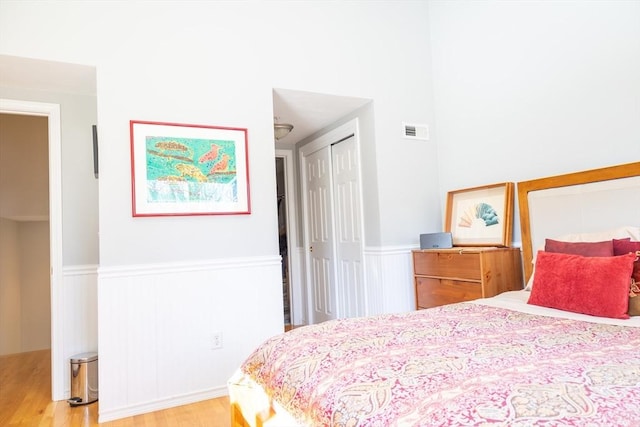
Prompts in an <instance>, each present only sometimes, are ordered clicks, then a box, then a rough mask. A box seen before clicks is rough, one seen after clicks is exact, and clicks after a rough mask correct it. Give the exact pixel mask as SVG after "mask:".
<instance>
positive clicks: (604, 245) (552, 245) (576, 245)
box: [544, 239, 613, 257]
mask: <svg viewBox="0 0 640 427" xmlns="http://www.w3.org/2000/svg"><path fill="white" fill-rule="evenodd" d="M544 250H545V251H546V252H559V253H563V254H573V255H582V256H589V257H591V256H613V241H612V240H607V241H604V242H562V241H560V240H552V239H545V244H544Z"/></svg>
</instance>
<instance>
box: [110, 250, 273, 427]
mask: <svg viewBox="0 0 640 427" xmlns="http://www.w3.org/2000/svg"><path fill="white" fill-rule="evenodd" d="M98 298H99V299H100V313H99V332H100V343H99V377H100V421H101V422H104V421H109V420H113V419H117V418H122V417H127V416H131V415H135V414H140V413H145V412H148V411H153V410H158V409H163V408H167V407H172V406H176V405H180V404H184V403H190V402H195V401H199V400H203V399H206V398H212V397H217V396H221V395H225V394H227V388H226V382H227V380H228V379H229V378H230V377H231V375H232V373H233V372H234V371H235V370H236V369H237V368H238V367H239V365H240V363H241V362H242V361H243V360H244V359H245V358H246V357H247V356H248V355H249V353H250V352H251V351H252V350H253V349H254V348H255V347H256V346H257V345H258V344H260V343H261V342H262V341H263V340H264V339H266V338H267V337H269V336H271V335H273V334H274V331H276V332H279V331H282V330H283V328H284V325H283V320H282V315H281V314H280V315H278V316H268V318H260V317H256V314H257V313H264V312H265V307H266V308H268V310H269V311H271V310H274V311H275V310H277V311H278V313H282V310H283V304H282V277H281V267H280V257H279V256H276V257H252V258H245V259H237V258H234V259H217V260H214V261H211V262H199V263H188V264H186V263H185V264H179V263H172V264H159V265H139V266H129V267H119V268H108V269H107V268H101V269H100V270H99V285H98ZM239 306H242V307H243V310H242V311H238V307H239ZM215 333H220V334H221V336H222V348H220V349H213V348H212V341H213V338H212V336H213V334H215Z"/></svg>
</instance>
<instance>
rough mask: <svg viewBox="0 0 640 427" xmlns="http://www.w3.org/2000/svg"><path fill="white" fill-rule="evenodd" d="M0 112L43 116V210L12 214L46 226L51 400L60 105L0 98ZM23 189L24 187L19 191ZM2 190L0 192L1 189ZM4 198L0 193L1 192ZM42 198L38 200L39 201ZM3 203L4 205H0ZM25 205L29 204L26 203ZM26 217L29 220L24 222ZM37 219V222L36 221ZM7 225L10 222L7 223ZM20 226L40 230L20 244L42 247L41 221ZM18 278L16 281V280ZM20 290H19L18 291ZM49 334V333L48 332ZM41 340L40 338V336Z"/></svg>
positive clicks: (57, 386) (58, 357) (57, 345)
mask: <svg viewBox="0 0 640 427" xmlns="http://www.w3.org/2000/svg"><path fill="white" fill-rule="evenodd" d="M0 113H2V114H7V116H5V117H7V118H11V117H10V116H12V115H18V117H23V119H26V120H28V119H29V117H33V116H35V117H43V119H44V121H45V123H46V136H45V137H44V138H46V139H45V141H44V144H45V147H46V149H45V150H44V153H41V154H42V155H43V156H44V158H45V159H46V162H47V164H48V169H47V172H46V175H47V182H46V184H45V188H47V191H48V197H47V200H46V201H45V205H46V210H45V215H38V214H33V213H31V214H25V215H16V216H15V219H20V220H21V221H19V222H25V223H26V222H33V223H43V224H44V223H45V221H44V218H45V217H46V220H47V221H46V228H47V234H48V236H46V237H48V240H47V242H46V243H47V244H46V245H45V246H46V247H45V250H46V253H47V255H48V259H46V260H45V261H43V263H44V264H45V266H46V279H45V281H46V283H45V285H46V287H47V289H48V291H49V292H48V293H47V297H48V298H50V305H49V306H50V308H51V311H50V317H49V321H50V325H53V327H50V328H49V329H48V330H47V332H46V335H48V337H45V338H44V339H47V338H48V339H49V343H50V348H51V366H52V373H51V388H52V400H62V399H63V398H64V381H63V372H64V368H63V366H64V365H63V359H62V352H61V351H60V350H61V347H62V331H61V330H60V327H59V325H58V323H57V322H54V320H57V319H58V318H59V317H60V316H61V315H62V314H63V313H62V312H61V310H60V308H61V307H62V304H61V271H62V215H61V214H62V209H61V200H62V180H61V174H60V170H61V161H60V147H61V138H60V106H59V105H58V104H45V103H38V102H29V101H13V100H5V99H3V100H0ZM18 127H19V128H23V127H24V126H22V125H20V126H18ZM23 191H24V190H23ZM3 193H4V191H3ZM3 197H4V195H3ZM36 200H40V198H36ZM40 201H42V200H40ZM3 205H4V204H3ZM26 205H29V203H26ZM25 209H26V210H25V212H27V211H29V212H36V211H33V210H31V209H32V208H25ZM2 215H4V216H7V217H12V216H13V215H11V214H10V213H4V212H3V213H2ZM27 220H30V221H27ZM37 220H40V221H37ZM9 225H11V224H9ZM20 228H23V229H28V230H29V231H27V232H26V233H20V234H25V235H30V236H33V233H34V229H35V230H37V229H38V228H39V229H40V232H39V234H38V235H40V238H39V239H38V238H36V239H29V238H25V239H23V240H22V244H29V241H39V245H40V246H42V241H43V240H44V238H42V229H43V228H44V227H43V226H42V224H40V226H35V227H33V226H26V227H20ZM17 236H18V235H17ZM20 245H21V243H17V246H16V247H17V248H18V251H19V250H20V249H19V248H20ZM16 265H18V266H19V265H20V262H19V261H17V262H16ZM18 279H19V280H18ZM27 279H28V278H27V277H25V276H24V275H22V276H20V275H18V276H17V277H16V278H14V283H16V280H18V281H17V283H18V285H19V284H20V282H23V281H26V280H27ZM21 292H22V290H21ZM49 334H50V335H49ZM40 338H41V339H42V337H40Z"/></svg>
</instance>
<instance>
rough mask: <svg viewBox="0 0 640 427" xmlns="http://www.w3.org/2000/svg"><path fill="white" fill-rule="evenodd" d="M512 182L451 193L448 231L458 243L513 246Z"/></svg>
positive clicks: (454, 241)
mask: <svg viewBox="0 0 640 427" xmlns="http://www.w3.org/2000/svg"><path fill="white" fill-rule="evenodd" d="M513 188H514V184H513V183H512V182H503V183H500V184H494V185H485V186H482V187H474V188H467V189H463V190H456V191H450V192H448V193H447V209H446V214H445V231H448V232H451V235H452V238H453V245H454V246H509V245H510V244H511V237H512V236H511V234H512V223H513V199H514V196H513V192H514V189H513Z"/></svg>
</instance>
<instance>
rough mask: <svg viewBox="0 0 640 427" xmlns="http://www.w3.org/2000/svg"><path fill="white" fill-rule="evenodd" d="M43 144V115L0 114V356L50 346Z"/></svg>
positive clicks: (45, 152)
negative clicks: (19, 177) (0, 237)
mask: <svg viewBox="0 0 640 427" xmlns="http://www.w3.org/2000/svg"><path fill="white" fill-rule="evenodd" d="M48 146H49V139H48V118H47V117H43V116H32V115H19V114H8V113H0V235H2V240H1V243H0V355H7V354H14V353H26V352H31V351H36V350H50V349H51V306H50V301H51V295H50V291H49V269H50V264H49V259H50V256H49V190H48V188H49V176H48V175H49V155H48ZM25 171H28V173H27V175H28V177H26V178H27V179H15V177H18V176H21V175H24V173H25Z"/></svg>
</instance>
